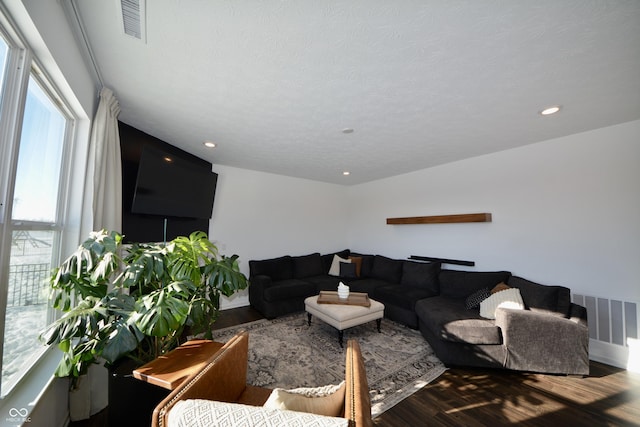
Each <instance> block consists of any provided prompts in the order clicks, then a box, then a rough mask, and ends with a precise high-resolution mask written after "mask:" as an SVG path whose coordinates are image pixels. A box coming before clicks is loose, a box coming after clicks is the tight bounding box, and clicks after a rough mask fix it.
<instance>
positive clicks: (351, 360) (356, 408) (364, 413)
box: [344, 340, 373, 427]
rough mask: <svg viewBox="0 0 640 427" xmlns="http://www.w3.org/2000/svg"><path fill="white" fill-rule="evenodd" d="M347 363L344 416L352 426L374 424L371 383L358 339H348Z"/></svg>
mask: <svg viewBox="0 0 640 427" xmlns="http://www.w3.org/2000/svg"><path fill="white" fill-rule="evenodd" d="M345 365H346V367H345V383H346V388H345V404H344V417H345V418H347V419H348V420H349V426H350V427H354V426H355V427H370V426H373V420H372V418H371V399H370V397H369V383H368V382H367V373H366V371H365V368H364V360H363V359H362V353H361V352H360V345H359V344H358V342H357V341H356V340H348V341H347V351H346V361H345Z"/></svg>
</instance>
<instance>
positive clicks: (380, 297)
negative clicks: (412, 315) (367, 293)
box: [373, 285, 437, 310]
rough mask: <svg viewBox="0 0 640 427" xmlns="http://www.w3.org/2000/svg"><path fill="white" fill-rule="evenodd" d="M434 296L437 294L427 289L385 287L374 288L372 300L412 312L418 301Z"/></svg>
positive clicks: (396, 286) (399, 286)
mask: <svg viewBox="0 0 640 427" xmlns="http://www.w3.org/2000/svg"><path fill="white" fill-rule="evenodd" d="M434 295H437V294H436V293H435V292H433V291H431V290H429V289H424V288H417V287H413V286H401V285H386V286H380V287H378V288H376V289H375V293H374V295H373V296H374V299H376V300H377V301H380V302H381V303H383V304H388V305H394V306H396V307H401V308H404V309H407V310H413V309H414V308H415V305H416V302H417V301H418V300H421V299H423V298H429V297H432V296H434Z"/></svg>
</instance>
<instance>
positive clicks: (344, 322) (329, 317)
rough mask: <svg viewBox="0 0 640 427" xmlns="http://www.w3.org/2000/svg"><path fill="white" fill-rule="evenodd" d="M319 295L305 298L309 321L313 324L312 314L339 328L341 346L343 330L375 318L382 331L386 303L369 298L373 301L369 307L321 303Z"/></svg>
mask: <svg viewBox="0 0 640 427" xmlns="http://www.w3.org/2000/svg"><path fill="white" fill-rule="evenodd" d="M318 297H319V296H318V295H315V296H312V297H308V298H307V299H305V300H304V307H305V311H306V312H307V319H308V323H309V325H311V316H316V317H317V318H318V319H320V320H322V321H324V322H325V323H327V324H329V325H331V326H333V327H334V328H336V329H337V330H338V342H339V343H340V347H342V341H343V336H344V332H343V331H344V330H345V329H347V328H352V327H354V326H358V325H362V324H363V323H367V322H371V321H372V320H375V321H376V326H377V328H378V332H380V325H381V322H382V317H383V316H384V304H382V303H381V302H378V301H375V300H372V299H371V298H369V301H370V303H371V305H370V306H369V307H363V306H359V305H346V304H321V303H318Z"/></svg>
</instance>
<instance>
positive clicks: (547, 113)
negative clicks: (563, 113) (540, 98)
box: [540, 105, 561, 116]
mask: <svg viewBox="0 0 640 427" xmlns="http://www.w3.org/2000/svg"><path fill="white" fill-rule="evenodd" d="M560 108H561V107H560V106H559V105H552V106H551V107H547V108H545V109H544V110H542V111H540V114H542V115H543V116H550V115H551V114H555V113H557V112H558V111H560Z"/></svg>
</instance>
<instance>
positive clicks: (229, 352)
mask: <svg viewBox="0 0 640 427" xmlns="http://www.w3.org/2000/svg"><path fill="white" fill-rule="evenodd" d="M248 351H249V334H248V332H246V331H242V332H239V333H238V334H237V335H235V336H234V337H232V338H231V339H230V340H229V341H228V342H227V343H226V344H225V345H224V346H223V347H222V348H221V349H220V350H218V351H217V352H216V353H215V354H214V355H213V356H211V358H210V359H209V360H208V361H207V363H206V364H205V366H204V367H203V368H202V370H200V371H198V372H194V373H193V374H191V375H190V376H189V377H187V378H186V379H185V380H184V381H183V382H182V384H180V385H179V386H178V387H177V388H176V389H174V390H173V391H172V392H171V393H170V394H169V396H167V397H166V398H165V399H164V400H163V401H162V402H160V403H159V404H158V406H156V408H155V409H154V411H153V419H152V422H151V425H152V426H153V427H161V426H166V425H167V423H166V417H167V415H168V413H169V411H170V410H171V408H172V407H173V406H174V405H175V404H176V403H177V402H178V401H180V400H186V399H208V400H217V401H222V402H237V400H238V398H239V397H240V395H241V394H242V392H243V391H244V389H245V387H246V385H247V360H248Z"/></svg>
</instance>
